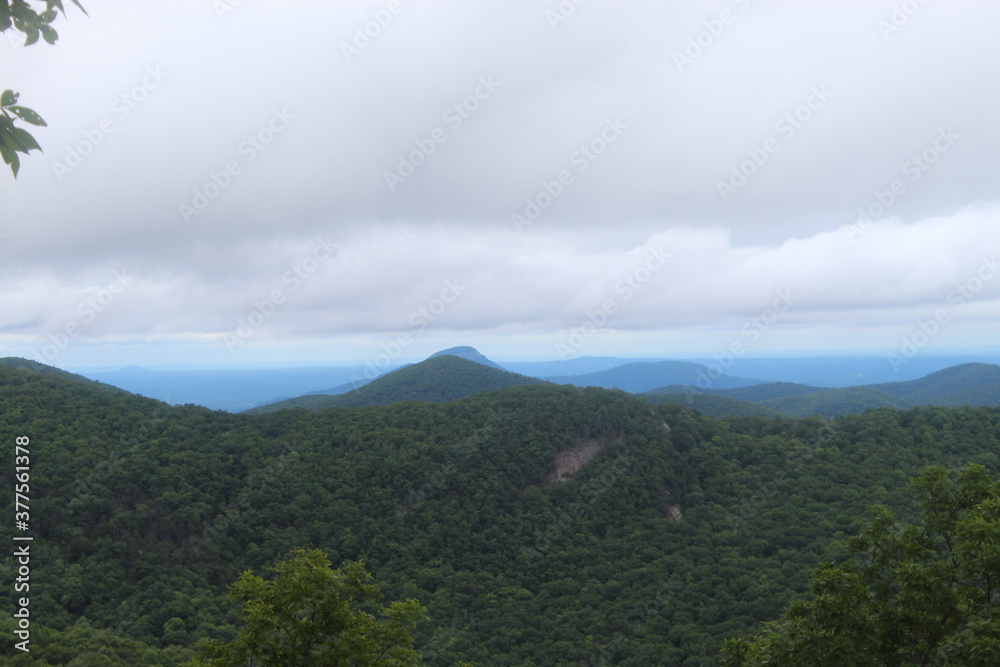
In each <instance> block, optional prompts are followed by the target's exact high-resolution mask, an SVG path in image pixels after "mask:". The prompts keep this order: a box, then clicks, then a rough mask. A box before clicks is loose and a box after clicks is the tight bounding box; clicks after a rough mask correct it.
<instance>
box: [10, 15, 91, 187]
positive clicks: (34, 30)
mask: <svg viewBox="0 0 1000 667" xmlns="http://www.w3.org/2000/svg"><path fill="white" fill-rule="evenodd" d="M72 2H73V4H74V5H76V6H77V7H79V8H80V11H82V12H83V13H84V14H86V13H87V12H86V11H85V10H84V9H83V6H82V5H81V4H80V3H79V1H78V0H72ZM44 3H45V9H44V10H42V11H41V12H39V11H38V10H37V9H35V8H33V7H32V6H31V5H30V4H29V2H28V1H27V0H0V32H6V31H7V30H9V29H14V30H18V31H20V32H22V33H24V37H25V39H24V45H25V46H31V45H32V44H35V43H36V42H38V39H39V37H41V38H42V39H43V40H45V41H46V42H47V43H49V44H55V43H56V40H57V39H59V33H57V32H56V29H55V28H53V27H52V22H53V21H54V20H55V19H56V17H57V16H58V15H59V12H60V11H61V12H62V13H63V14H65V13H66V10H65V8H64V7H63V3H62V0H44ZM18 97H19V93H15V92H14V91H12V90H5V91H4V92H3V94H2V95H0V157H3V161H4V162H5V163H7V164H8V165H10V169H11V171H12V172H13V173H14V178H17V172H18V171H19V170H20V168H21V159H20V158H19V157H18V155H17V154H18V153H25V154H27V153H28V152H29V151H32V150H39V151H40V150H42V148H41V146H39V145H38V142H37V141H35V138H34V137H33V136H31V134H30V133H29V132H28V131H27V130H25V129H24V128H21V127H17V126H16V125H15V124H14V119H15V118H19V119H20V120H23V121H24V122H26V123H30V124H31V125H42V126H44V125H45V121H44V120H42V117H41V116H39V115H38V114H37V113H35V112H34V111H32V110H31V109H29V108H27V107H23V106H20V105H18V104H17V100H18Z"/></svg>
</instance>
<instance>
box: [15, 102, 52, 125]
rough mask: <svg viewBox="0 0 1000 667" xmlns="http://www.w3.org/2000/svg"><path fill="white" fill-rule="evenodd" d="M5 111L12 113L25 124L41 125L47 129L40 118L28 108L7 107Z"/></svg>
mask: <svg viewBox="0 0 1000 667" xmlns="http://www.w3.org/2000/svg"><path fill="white" fill-rule="evenodd" d="M7 110H8V111H10V112H11V113H13V114H14V115H15V116H17V117H18V118H20V119H21V120H23V121H24V122H25V123H31V124H32V125H41V126H43V127H48V125H47V124H46V123H45V121H44V120H42V117H41V116H39V115H38V114H37V113H35V112H34V111H32V110H31V109H29V108H28V107H21V106H14V107H7Z"/></svg>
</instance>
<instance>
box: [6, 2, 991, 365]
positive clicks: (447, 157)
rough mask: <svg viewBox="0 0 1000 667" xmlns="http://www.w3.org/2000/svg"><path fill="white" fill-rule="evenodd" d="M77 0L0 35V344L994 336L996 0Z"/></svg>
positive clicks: (358, 351) (557, 349)
mask: <svg viewBox="0 0 1000 667" xmlns="http://www.w3.org/2000/svg"><path fill="white" fill-rule="evenodd" d="M83 4H84V7H85V8H86V10H87V12H88V14H89V16H85V15H83V13H82V12H80V11H79V10H78V9H77V8H76V7H73V6H72V5H70V4H69V3H67V5H68V7H67V16H65V17H60V18H59V19H58V20H57V21H56V22H55V24H54V26H55V27H56V29H57V30H58V31H59V40H58V42H57V43H56V44H55V45H54V46H50V45H47V44H44V43H39V44H35V45H32V46H29V47H24V46H23V45H21V41H22V40H21V39H19V33H15V32H14V31H12V30H9V31H7V32H6V33H3V34H0V73H2V74H0V89H6V88H10V89H13V90H15V91H17V92H19V93H20V94H21V97H20V102H19V103H20V104H22V105H24V106H27V107H30V108H32V109H34V110H36V111H37V112H38V113H39V114H41V115H42V116H43V117H44V118H45V120H46V121H47V123H48V125H47V127H38V128H32V130H31V131H32V133H33V135H34V136H35V138H36V139H37V140H38V141H39V143H40V144H41V145H42V148H43V150H44V152H43V153H39V152H37V151H36V152H32V153H31V154H30V155H29V156H24V157H23V160H22V167H21V171H20V174H19V176H18V178H17V179H16V180H15V179H14V178H13V177H12V175H11V174H10V173H9V171H7V170H6V169H4V170H2V171H0V202H2V214H0V304H2V306H0V356H20V357H26V358H30V359H34V360H36V361H41V362H43V363H48V364H51V365H54V366H58V367H62V368H74V367H87V366H110V367H113V366H125V365H130V364H147V365H152V364H165V363H187V364H190V363H213V364H220V363H221V364H226V363H232V364H233V365H234V366H237V365H240V364H248V363H288V364H297V363H303V362H316V361H330V362H336V361H341V360H353V361H356V362H362V361H364V360H369V361H371V360H379V361H378V362H377V363H385V364H386V365H388V364H389V363H390V362H392V363H396V362H401V361H406V360H410V359H418V358H423V357H425V356H427V355H429V354H431V353H433V352H435V351H437V350H440V349H443V348H446V347H450V346H453V345H474V346H476V347H477V348H478V349H479V350H480V351H481V352H483V353H484V354H486V355H487V356H490V357H493V358H497V359H515V358H525V359H527V358H548V359H556V358H575V357H579V356H595V355H619V356H641V355H645V356H656V357H677V358H683V357H693V356H700V357H709V356H716V357H718V356H720V355H731V356H733V357H739V356H755V355H756V356H760V355H768V354H804V353H824V354H850V353H854V352H857V351H859V350H864V351H867V352H870V353H875V354H885V355H887V356H888V355H897V356H902V357H903V358H912V357H913V356H915V355H918V354H920V355H927V354H934V353H935V352H938V351H942V350H946V349H947V350H949V351H955V350H964V351H968V352H970V353H975V352H977V351H982V350H986V349H988V348H994V349H995V346H996V335H995V334H996V332H997V331H998V324H1000V279H996V280H994V278H995V277H996V274H997V273H998V272H1000V263H998V262H1000V224H998V223H1000V169H997V167H996V156H997V155H1000V124H998V123H997V122H996V119H997V118H998V117H1000V93H998V90H997V85H996V73H997V72H998V71H1000V47H998V46H997V42H996V35H995V27H996V26H997V25H1000V5H998V4H996V3H991V2H986V1H976V2H973V1H970V0H952V1H950V2H947V3H946V2H926V1H924V2H919V1H918V0H906V1H900V0H891V1H883V0H837V1H836V2H833V1H826V2H821V1H817V2H810V3H802V2H793V1H792V0H720V1H717V2H698V3H694V2H688V3H665V2H653V1H649V0H646V1H644V0H630V1H627V2H609V1H608V0H562V1H561V2H559V1H557V0H532V1H530V2H529V1H524V0H478V1H477V2H459V1H458V0H424V1H422V2H415V1H412V0H377V1H372V2H367V1H360V0H358V1H353V0H351V1H341V2H336V3H332V2H319V1H318V0H317V1H312V2H304V1H295V0H288V1H286V2H282V3H280V5H275V4H274V3H264V2H262V1H260V0H199V1H187V2H183V3H181V2H176V0H174V1H169V2H168V1H166V0H144V1H143V2H142V3H136V2H126V1H124V0H120V1H111V0H107V1H104V2H101V1H99V0H83ZM276 8H277V9H276ZM21 126H24V124H23V123H21ZM0 167H3V165H0Z"/></svg>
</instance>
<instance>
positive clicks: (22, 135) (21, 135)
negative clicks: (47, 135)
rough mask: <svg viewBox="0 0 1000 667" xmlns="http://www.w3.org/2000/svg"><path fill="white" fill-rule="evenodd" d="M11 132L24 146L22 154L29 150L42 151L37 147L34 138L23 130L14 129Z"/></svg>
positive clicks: (19, 128)
mask: <svg viewBox="0 0 1000 667" xmlns="http://www.w3.org/2000/svg"><path fill="white" fill-rule="evenodd" d="M13 132H14V136H15V137H17V140H18V141H19V142H20V143H21V145H22V146H24V150H23V151H21V152H22V153H27V152H28V151H30V150H39V151H40V150H42V147H41V146H39V145H38V142H37V141H35V138H34V137H33V136H31V134H30V133H29V132H28V131H27V130H25V129H24V128H21V127H15V128H14V131H13Z"/></svg>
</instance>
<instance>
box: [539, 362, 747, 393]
mask: <svg viewBox="0 0 1000 667" xmlns="http://www.w3.org/2000/svg"><path fill="white" fill-rule="evenodd" d="M544 379H546V380H548V381H549V382H555V383H557V384H572V385H575V386H577V387H603V388H605V389H621V390H623V391H627V392H630V393H641V392H644V391H650V390H651V389H656V388H658V387H663V386H666V385H690V386H699V385H705V384H710V385H711V386H712V387H714V388H720V389H727V388H733V387H747V386H750V385H756V384H763V383H764V381H763V380H752V379H749V378H739V377H732V376H729V375H720V376H718V377H716V378H714V379H711V375H710V373H709V368H708V367H707V366H702V365H701V364H695V363H692V362H690V361H637V362H634V363H630V364H624V365H622V366H618V367H616V368H610V369H608V370H604V371H597V372H595V373H585V374H583V375H562V376H556V377H547V378H544Z"/></svg>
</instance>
